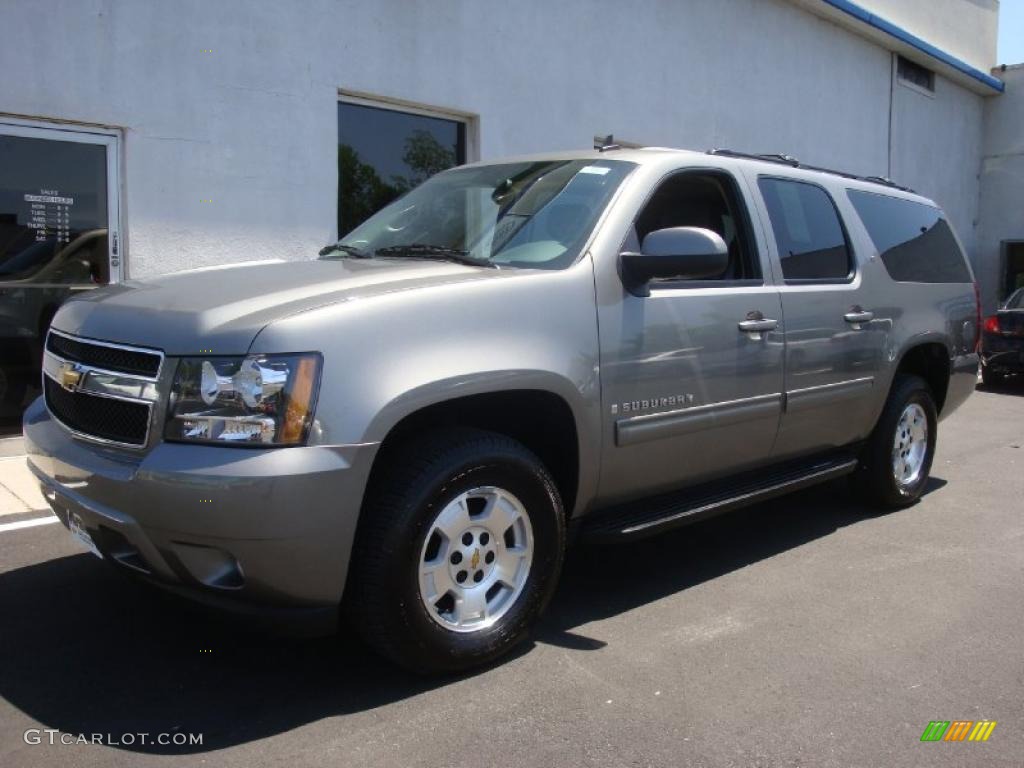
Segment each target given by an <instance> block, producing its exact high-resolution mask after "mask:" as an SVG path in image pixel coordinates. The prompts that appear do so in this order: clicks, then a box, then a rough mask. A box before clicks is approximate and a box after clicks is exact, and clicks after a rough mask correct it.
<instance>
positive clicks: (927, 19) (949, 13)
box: [856, 0, 1017, 72]
mask: <svg viewBox="0 0 1024 768" xmlns="http://www.w3.org/2000/svg"><path fill="white" fill-rule="evenodd" d="M1016 1H1017V0H1009V2H1016ZM856 2H857V4H858V5H860V6H861V7H862V8H864V9H866V10H868V11H871V12H872V13H876V14H878V15H879V16H880V17H882V18H883V19H886V20H887V21H890V22H892V23H893V24H897V25H899V26H901V27H903V28H904V29H906V30H907V31H908V32H910V33H912V34H914V35H916V36H917V37H919V38H921V39H922V40H925V41H927V42H929V43H931V44H932V45H934V46H936V47H937V48H940V49H942V50H943V51H946V52H947V53H951V54H953V55H954V56H956V57H957V58H958V59H960V60H962V61H964V62H966V63H968V64H970V65H971V66H972V67H976V68H977V69H980V70H981V71H982V72H988V71H989V69H990V68H991V67H992V66H993V65H994V64H995V63H996V62H995V53H996V38H997V36H998V29H999V0H856Z"/></svg>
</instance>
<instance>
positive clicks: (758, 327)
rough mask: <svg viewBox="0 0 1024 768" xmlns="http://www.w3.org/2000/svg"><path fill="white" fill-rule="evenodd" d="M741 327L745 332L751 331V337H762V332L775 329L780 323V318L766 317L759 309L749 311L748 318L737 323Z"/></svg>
mask: <svg viewBox="0 0 1024 768" xmlns="http://www.w3.org/2000/svg"><path fill="white" fill-rule="evenodd" d="M737 325H738V326H739V329H740V330H741V331H743V332H744V333H749V334H750V338H752V339H760V338H761V334H762V333H764V332H765V331H774V330H775V329H776V328H777V327H778V325H779V321H778V320H772V319H771V318H768V317H765V316H764V315H762V314H761V313H760V312H758V311H757V310H755V311H753V312H748V313H747V319H746V320H740V321H739V323H737Z"/></svg>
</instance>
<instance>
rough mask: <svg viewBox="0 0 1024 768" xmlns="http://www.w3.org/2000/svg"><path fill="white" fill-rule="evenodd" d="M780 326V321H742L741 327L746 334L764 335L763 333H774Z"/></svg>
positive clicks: (765, 319)
mask: <svg viewBox="0 0 1024 768" xmlns="http://www.w3.org/2000/svg"><path fill="white" fill-rule="evenodd" d="M778 325H779V321H778V320H769V319H767V318H764V319H761V320H741V321H740V322H739V327H740V330H741V331H744V332H745V333H762V332H763V331H774V330H775V329H776V328H777V327H778Z"/></svg>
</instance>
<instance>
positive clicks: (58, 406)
mask: <svg viewBox="0 0 1024 768" xmlns="http://www.w3.org/2000/svg"><path fill="white" fill-rule="evenodd" d="M51 338H53V337H52V336H51ZM43 383H44V391H45V394H46V406H47V407H48V408H49V409H50V413H52V414H53V415H54V416H55V417H56V418H57V419H58V420H59V421H60V422H61V423H63V424H64V426H66V427H69V428H71V429H73V430H75V431H76V432H81V433H83V434H85V435H90V436H92V437H98V438H101V439H103V440H113V441H115V442H118V443H127V444H130V445H138V446H143V445H145V443H146V433H147V431H148V427H149V406H148V405H146V404H145V403H129V402H125V401H123V400H114V399H111V398H109V397H96V396H95V395H89V394H86V393H84V392H68V391H67V390H66V389H64V388H63V387H61V386H60V385H59V384H57V383H56V382H55V381H53V380H52V379H51V378H50V377H48V376H44V377H43Z"/></svg>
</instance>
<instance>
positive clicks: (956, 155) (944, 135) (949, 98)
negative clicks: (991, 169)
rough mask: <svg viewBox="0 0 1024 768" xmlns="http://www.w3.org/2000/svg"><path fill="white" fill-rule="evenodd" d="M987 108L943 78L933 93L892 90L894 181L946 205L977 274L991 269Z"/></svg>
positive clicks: (905, 88) (899, 87) (937, 80)
mask: <svg viewBox="0 0 1024 768" xmlns="http://www.w3.org/2000/svg"><path fill="white" fill-rule="evenodd" d="M984 104H985V99H984V98H983V97H981V96H978V95H977V94H974V93H971V92H970V91H968V90H966V89H964V88H961V87H959V86H957V85H954V84H953V83H950V82H949V81H948V80H944V79H942V78H941V77H936V78H935V93H934V94H925V93H923V92H922V91H920V90H917V89H914V88H912V87H908V86H905V85H902V84H901V83H899V82H897V84H896V85H895V87H894V89H893V136H892V139H893V164H892V173H891V177H892V178H893V179H895V180H897V181H898V182H899V183H900V184H903V185H906V186H909V187H911V188H913V189H915V190H917V191H918V192H920V193H921V194H924V195H927V196H928V197H931V198H933V199H934V200H935V201H936V202H938V203H939V205H941V206H942V207H943V209H944V210H945V211H946V213H947V215H948V216H949V219H950V221H951V222H952V224H953V228H954V229H955V230H956V233H957V234H958V235H959V236H960V240H961V241H962V242H963V244H964V247H965V248H966V249H967V252H968V254H969V255H970V256H971V260H972V262H973V263H974V265H975V271H977V272H981V271H984V270H985V269H987V268H988V266H987V265H985V264H983V263H982V262H981V260H980V254H979V253H978V250H977V218H978V171H979V169H980V167H981V153H982V133H983V128H982V126H983V120H982V116H983V110H984Z"/></svg>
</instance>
